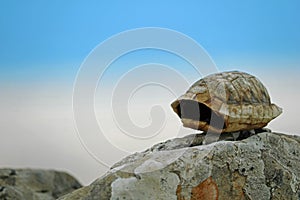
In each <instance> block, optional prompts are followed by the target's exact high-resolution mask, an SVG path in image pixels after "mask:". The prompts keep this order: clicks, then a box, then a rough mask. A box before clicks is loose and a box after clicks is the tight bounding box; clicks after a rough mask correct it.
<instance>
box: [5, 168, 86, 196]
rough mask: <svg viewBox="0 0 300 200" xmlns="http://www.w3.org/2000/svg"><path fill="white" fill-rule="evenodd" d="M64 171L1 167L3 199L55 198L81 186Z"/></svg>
mask: <svg viewBox="0 0 300 200" xmlns="http://www.w3.org/2000/svg"><path fill="white" fill-rule="evenodd" d="M80 187H81V185H80V183H79V182H78V181H77V180H76V179H75V178H73V177H72V176H70V175H69V174H67V173H64V172H58V171H53V170H37V169H35V170H34V169H0V199H1V200H53V199H57V198H58V197H60V196H62V195H65V194H67V193H69V192H72V191H73V190H75V189H78V188H80Z"/></svg>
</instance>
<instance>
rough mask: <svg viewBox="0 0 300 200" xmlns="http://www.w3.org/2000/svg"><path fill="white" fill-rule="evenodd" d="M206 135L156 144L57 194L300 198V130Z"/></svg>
mask: <svg viewBox="0 0 300 200" xmlns="http://www.w3.org/2000/svg"><path fill="white" fill-rule="evenodd" d="M202 141H203V136H202V135H189V136H186V137H184V138H176V139H173V140H169V141H167V142H164V143H160V144H157V145H155V146H153V147H152V148H150V149H148V150H146V151H145V152H141V153H135V154H133V155H131V156H129V157H127V158H125V159H123V160H122V161H120V162H119V163H117V164H115V165H114V166H113V167H112V169H111V170H110V171H109V172H108V173H107V174H105V175H104V176H103V177H101V178H99V179H97V180H96V181H94V182H93V183H92V184H91V185H89V186H86V187H83V188H80V189H78V190H76V191H74V192H72V193H70V194H67V195H65V196H63V197H61V198H59V199H60V200H74V199H84V200H96V199H97V200H98V199H100V200H105V199H112V200H122V199H127V200H129V199H132V200H136V199H140V200H144V199H151V200H152V199H153V200H154V199H155V200H160V199H161V200H166V199H168V200H173V199H174V200H198V199H219V200H222V199H225V200H227V199H231V200H234V199H238V200H240V199H254V200H256V199H259V200H264V199H278V200H279V199H295V200H296V199H300V167H299V166H300V137H299V136H291V135H284V134H279V133H267V132H264V133H260V134H257V135H254V136H251V137H249V138H247V139H244V140H241V141H219V142H215V143H212V144H209V145H202Z"/></svg>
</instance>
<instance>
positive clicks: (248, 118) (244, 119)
mask: <svg viewBox="0 0 300 200" xmlns="http://www.w3.org/2000/svg"><path fill="white" fill-rule="evenodd" d="M189 101H195V102H198V106H196V107H193V108H191V107H189V109H190V110H185V107H184V106H185V105H186V104H187V103H186V102H189ZM182 102H185V104H184V105H183V104H182V105H181V103H182ZM195 105H197V104H195ZM172 108H173V110H174V111H175V112H176V113H177V114H178V115H179V117H180V118H181V120H182V122H183V125H184V126H186V127H190V128H194V129H199V130H203V131H207V130H208V129H210V130H213V131H221V132H233V131H240V130H250V129H255V128H262V127H264V126H266V125H267V124H268V123H269V122H270V121H271V120H272V119H274V118H276V117H277V116H279V115H280V114H281V113H282V109H281V108H280V107H278V106H276V105H275V104H272V103H271V100H270V96H269V94H268V91H267V89H266V87H265V86H264V85H263V84H262V83H261V82H260V81H259V80H258V79H257V78H256V77H255V76H252V75H250V74H247V73H244V72H238V71H232V72H223V73H217V74H212V75H209V76H207V77H204V78H202V79H200V80H199V81H197V82H196V83H194V84H193V85H192V86H191V87H190V89H189V90H188V91H187V92H186V94H184V95H182V96H181V97H179V98H178V99H177V100H176V101H174V102H173V103H172ZM191 109H195V110H197V109H199V111H200V112H199V113H200V115H202V117H200V116H199V120H195V119H197V116H196V117H195V116H193V117H190V115H189V112H192V110H191ZM181 110H183V111H185V112H184V113H185V115H184V116H182V115H181V114H182V112H181ZM201 110H206V112H207V110H210V111H211V113H203V112H201ZM212 115H214V116H215V117H214V118H216V119H217V120H223V121H224V123H223V124H224V126H223V127H213V126H212V125H210V122H209V120H208V119H206V118H211V116H212ZM203 116H204V117H203ZM216 116H217V117H216ZM204 118H205V120H204V121H203V120H201V119H204ZM212 124H218V123H212Z"/></svg>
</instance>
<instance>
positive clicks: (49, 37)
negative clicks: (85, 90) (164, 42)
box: [0, 0, 300, 77]
mask: <svg viewBox="0 0 300 200" xmlns="http://www.w3.org/2000/svg"><path fill="white" fill-rule="evenodd" d="M299 8H300V3H299V1H296V0H289V1H283V0H282V1H258V0H257V1H157V0H153V1H134V0H131V1H58V0H55V1H33V0H31V1H15V0H11V1H1V3H0V26H1V32H0V44H1V45H0V67H1V72H2V74H3V73H5V74H6V75H13V73H16V74H18V73H17V72H20V74H21V75H22V74H30V72H35V73H37V71H38V72H39V75H43V74H44V75H47V76H51V72H53V74H54V75H56V70H59V71H60V72H61V73H62V72H64V75H66V76H67V75H69V76H70V77H72V76H74V73H75V72H76V70H77V69H78V68H79V65H80V63H81V62H82V60H83V59H84V58H85V57H86V56H87V54H88V53H89V52H90V51H91V50H92V49H93V48H94V47H95V46H96V45H97V44H99V43H100V42H102V41H103V40H105V39H107V38H108V37H110V36H112V35H114V34H117V33H119V32H121V31H125V30H128V29H133V28H140V27H147V26H154V27H164V28H170V29H174V30H177V31H180V32H182V33H184V34H187V35H188V36H190V37H192V38H193V39H195V40H196V41H197V42H199V44H201V45H202V46H203V47H204V48H205V49H206V50H207V51H208V52H209V54H210V55H211V56H212V57H213V59H215V60H216V61H217V63H218V61H219V64H220V63H221V64H222V62H223V61H224V62H225V60H238V59H246V60H247V59H248V60H251V59H252V60H257V59H269V60H272V59H273V60H274V59H275V60H276V59H278V58H280V59H281V60H282V59H284V60H289V61H291V60H295V62H297V63H299V62H298V61H299V57H300V56H299V54H300V12H298V11H299ZM262 61H263V60H262ZM224 64H226V63H224ZM55 66H56V67H55ZM58 66H59V69H56V68H58ZM286 67H289V66H286ZM47 72H48V73H47ZM33 74H34V73H33ZM49 74H50V75H49ZM35 76H36V74H35Z"/></svg>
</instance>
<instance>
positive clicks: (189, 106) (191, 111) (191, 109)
mask: <svg viewBox="0 0 300 200" xmlns="http://www.w3.org/2000/svg"><path fill="white" fill-rule="evenodd" d="M176 110H177V114H178V116H179V117H180V118H182V119H191V120H193V121H201V122H205V123H206V124H208V125H211V126H214V125H217V126H218V127H214V128H217V129H225V128H226V124H225V123H224V117H223V116H221V115H220V114H218V113H216V112H215V111H213V110H212V109H210V108H209V107H208V106H206V105H205V104H203V103H200V102H197V101H193V100H180V101H179V104H178V105H177V108H176ZM212 119H213V120H214V123H211V122H212ZM222 125H223V126H222Z"/></svg>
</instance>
